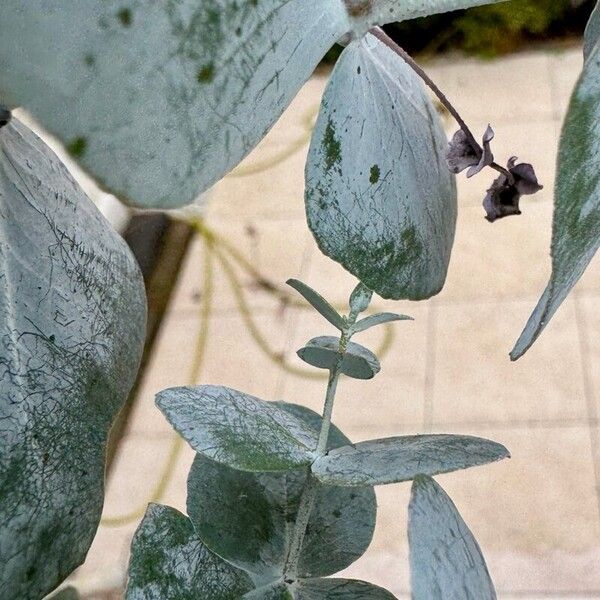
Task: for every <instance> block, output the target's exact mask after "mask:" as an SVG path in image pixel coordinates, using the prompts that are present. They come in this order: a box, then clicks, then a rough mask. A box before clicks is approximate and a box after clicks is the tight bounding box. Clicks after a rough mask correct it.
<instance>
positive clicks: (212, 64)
mask: <svg viewBox="0 0 600 600" xmlns="http://www.w3.org/2000/svg"><path fill="white" fill-rule="evenodd" d="M346 21H347V19H346V15H345V14H344V11H343V9H342V6H341V4H340V3H339V0H336V1H331V0H327V1H323V0H260V1H259V2H256V1H244V2H240V0H201V1H198V0H168V1H166V2H155V1H152V0H126V1H122V0H77V2H65V1H64V0H28V1H27V2H22V0H4V1H3V3H2V20H1V21H0V64H2V69H1V70H0V103H3V104H6V105H7V106H16V105H19V106H24V107H25V108H27V109H28V110H29V111H30V112H31V113H32V114H33V115H34V116H35V117H36V118H37V119H38V120H39V121H40V122H41V124H42V125H44V126H45V127H46V128H47V129H48V130H49V131H51V132H52V133H54V134H55V135H57V136H58V137H59V138H60V139H61V140H62V141H63V142H64V143H65V145H66V146H67V148H68V149H69V150H70V151H71V153H72V154H73V156H75V157H76V158H77V159H78V160H79V162H80V163H81V165H82V166H83V167H84V168H85V169H86V170H88V171H89V172H90V173H91V174H92V175H94V176H95V177H96V179H97V180H98V182H100V183H101V184H102V185H103V186H105V187H106V188H107V189H109V190H110V191H112V192H114V193H115V194H117V195H118V196H120V197H121V198H122V199H125V200H126V201H128V202H131V203H133V204H137V205H139V206H144V207H163V208H174V207H177V206H181V205H184V204H187V203H189V202H191V201H192V200H193V199H194V198H195V197H196V196H197V195H198V194H199V193H200V192H202V191H204V190H206V189H207V188H208V187H209V186H211V185H212V184H213V183H215V182H216V181H217V180H219V179H220V178H221V177H222V176H223V175H225V174H226V173H227V172H228V171H229V170H230V169H232V168H233V167H234V166H235V165H236V164H237V163H238V162H239V161H240V160H241V159H242V158H243V157H244V156H245V155H246V154H247V153H248V152H249V151H250V150H251V149H252V148H253V147H254V146H255V145H256V144H257V143H258V142H259V141H260V139H261V138H262V137H263V136H264V135H265V133H266V132H267V131H268V129H269V128H270V127H271V125H272V124H273V123H274V122H275V120H276V119H277V118H278V117H279V116H280V115H281V113H282V112H283V110H284V109H285V107H286V106H287V105H288V104H289V102H290V101H291V100H292V99H293V97H294V96H295V95H296V93H297V91H298V90H299V88H300V87H301V85H302V84H303V83H304V82H305V81H306V80H307V79H308V78H309V76H310V75H311V73H312V72H313V70H314V68H315V66H316V65H317V64H318V62H319V61H320V60H321V58H322V57H323V55H324V54H325V53H326V52H327V50H329V48H330V47H331V46H332V45H333V44H334V42H335V41H336V40H337V39H338V38H339V37H340V36H341V35H342V34H344V33H345V27H347V22H346Z"/></svg>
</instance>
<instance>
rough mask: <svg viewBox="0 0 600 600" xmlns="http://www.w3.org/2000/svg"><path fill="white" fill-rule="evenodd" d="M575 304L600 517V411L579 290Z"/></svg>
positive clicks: (599, 516) (574, 298)
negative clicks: (599, 410)
mask: <svg viewBox="0 0 600 600" xmlns="http://www.w3.org/2000/svg"><path fill="white" fill-rule="evenodd" d="M573 301H574V306H575V326H576V329H577V338H578V341H579V354H580V356H581V370H582V376H583V392H584V396H585V400H586V405H587V413H588V429H589V435H590V446H591V452H592V463H593V467H594V478H595V484H596V485H595V487H596V501H597V505H598V518H599V519H600V429H599V428H598V426H597V423H598V411H597V409H596V403H595V401H596V399H595V390H594V384H593V382H592V378H591V376H590V364H589V356H590V348H589V343H588V336H587V332H586V327H585V316H584V314H583V311H582V307H581V300H580V298H579V294H578V293H577V291H575V292H574V294H573Z"/></svg>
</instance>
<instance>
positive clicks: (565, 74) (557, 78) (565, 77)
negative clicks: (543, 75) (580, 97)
mask: <svg viewBox="0 0 600 600" xmlns="http://www.w3.org/2000/svg"><path fill="white" fill-rule="evenodd" d="M548 60H549V63H550V78H551V82H552V98H553V101H554V106H555V114H556V116H557V117H559V118H560V119H561V120H562V118H563V116H564V114H565V112H566V110H567V107H568V105H569V100H570V98H571V93H572V92H573V88H574V87H575V83H576V82H577V79H578V78H579V74H580V73H581V69H582V67H583V52H582V48H581V46H580V45H579V44H578V45H577V46H576V47H573V48H568V49H566V50H557V51H556V52H553V53H550V54H549V55H548Z"/></svg>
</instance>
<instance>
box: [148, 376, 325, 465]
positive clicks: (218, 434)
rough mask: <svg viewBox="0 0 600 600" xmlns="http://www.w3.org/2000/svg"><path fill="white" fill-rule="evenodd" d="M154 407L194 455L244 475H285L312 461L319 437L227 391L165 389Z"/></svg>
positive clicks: (265, 405)
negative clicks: (165, 418)
mask: <svg viewBox="0 0 600 600" xmlns="http://www.w3.org/2000/svg"><path fill="white" fill-rule="evenodd" d="M156 404H157V406H158V408H160V410H161V411H162V412H163V414H164V415H165V416H166V417H167V419H168V421H169V422H170V423H171V425H173V427H174V428H175V429H176V430H177V431H178V432H179V433H180V434H181V436H182V437H183V438H184V439H185V440H186V441H187V442H188V444H189V445H190V446H191V447H192V448H193V449H194V450H195V451H196V452H198V453H200V454H203V455H204V456H206V457H207V458H211V459H212V460H215V461H217V462H220V463H224V464H226V465H229V466H230V467H233V468H234V469H241V470H243V471H286V470H288V469H293V468H295V467H300V466H303V465H308V464H310V463H311V462H312V460H313V455H314V451H315V449H316V447H317V440H318V435H316V434H315V432H314V431H313V430H312V429H311V428H309V427H307V426H306V424H305V423H304V422H303V421H301V420H300V419H297V418H296V417H294V416H293V415H290V414H289V413H287V412H285V411H283V410H281V408H279V407H278V406H277V405H276V404H274V403H272V402H265V401H264V400H259V399H258V398H255V397H254V396H250V395H248V394H244V393H243V392H238V391H237V390H233V389H231V388H227V387H221V386H213V385H198V386H189V387H176V388H170V389H167V390H163V391H162V392H160V393H159V394H158V395H157V396H156Z"/></svg>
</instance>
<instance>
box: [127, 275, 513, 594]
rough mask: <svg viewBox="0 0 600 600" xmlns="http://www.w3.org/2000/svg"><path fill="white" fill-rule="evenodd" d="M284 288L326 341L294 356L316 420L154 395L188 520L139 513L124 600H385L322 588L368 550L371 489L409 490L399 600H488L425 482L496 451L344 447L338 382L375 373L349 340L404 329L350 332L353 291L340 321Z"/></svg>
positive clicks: (258, 406) (458, 445) (483, 446)
mask: <svg viewBox="0 0 600 600" xmlns="http://www.w3.org/2000/svg"><path fill="white" fill-rule="evenodd" d="M288 283H289V284H290V285H291V286H293V287H294V288H295V289H296V290H297V291H298V292H300V293H301V294H302V295H303V296H304V298H305V299H306V300H307V301H308V302H309V303H310V304H311V305H312V306H313V307H314V308H315V309H316V310H317V311H318V312H319V313H320V314H321V315H322V316H323V317H325V319H327V320H328V321H329V322H330V323H331V324H332V325H334V326H335V327H336V328H337V329H338V330H339V336H338V337H335V336H322V337H317V338H314V339H311V340H309V341H308V342H307V343H306V345H305V346H304V347H303V348H301V349H300V350H298V356H299V357H300V358H301V359H302V360H303V361H305V362H306V363H308V364H309V365H312V366H314V367H317V368H320V369H325V370H327V371H328V372H329V377H328V383H327V389H326V392H325V401H324V406H323V415H322V417H320V416H319V415H318V414H316V413H314V412H313V411H311V410H309V409H307V408H305V407H302V406H298V405H295V404H288V403H285V402H265V401H263V400H260V399H258V398H255V397H252V396H249V395H248V394H245V393H243V392H240V391H237V390H233V389H230V388H226V387H215V386H209V385H204V386H191V387H179V388H172V389H168V390H164V391H163V392H161V393H160V394H159V395H158V397H157V405H158V407H159V408H160V409H161V410H162V412H163V413H164V415H165V416H166V417H167V419H168V420H169V421H170V423H171V424H172V425H173V427H174V428H175V429H176V430H177V432H178V433H179V434H180V435H182V436H183V437H184V438H185V440H186V441H187V442H188V443H189V444H190V446H191V447H192V448H193V449H194V450H195V451H196V452H197V454H196V458H195V460H194V463H193V465H192V468H191V470H190V474H189V477H188V500H187V512H188V516H187V517H186V516H185V515H183V514H181V513H179V512H178V511H176V510H174V509H172V508H169V507H166V506H161V505H158V504H154V505H151V506H150V507H149V508H148V511H147V513H146V516H145V517H144V520H143V521H142V523H141V525H140V527H139V529H138V531H137V533H136V534H135V537H134V540H133V544H132V550H131V562H130V565H129V582H128V586H127V592H126V598H127V599H128V600H141V599H144V600H149V599H159V598H178V599H181V600H184V599H187V598H189V599H190V600H191V599H192V598H211V599H215V600H229V599H234V598H248V599H250V598H256V599H258V598H261V599H273V600H278V599H281V600H284V599H293V598H296V599H301V600H311V599H312V600H317V599H325V598H330V599H333V598H340V599H348V600H351V599H354V598H356V599H358V598H361V599H362V598H369V599H373V600H378V599H381V600H385V599H393V598H394V596H393V595H392V594H391V593H390V592H388V591H386V590H384V589H382V588H380V587H377V586H375V585H373V584H370V583H367V582H364V581H356V580H350V579H342V578H330V577H328V576H329V575H333V574H335V573H336V572H338V571H340V570H342V569H344V568H345V567H347V566H348V565H349V564H351V563H352V562H353V561H355V560H356V559H357V558H359V557H360V556H361V555H362V554H363V553H364V552H365V550H366V548H367V546H368V545H369V542H370V541H371V537H372V535H373V530H374V527H375V519H376V512H377V511H376V502H375V494H374V490H373V486H375V485H382V484H389V483H397V482H401V481H409V480H413V487H412V496H411V502H410V506H409V515H410V525H409V539H410V548H411V554H410V562H411V573H412V581H413V597H414V598H416V599H417V600H418V599H423V600H425V599H431V598H438V597H440V598H441V597H444V598H478V599H482V600H483V599H485V598H495V592H494V587H493V585H492V582H491V579H490V576H489V574H488V571H487V568H486V565H485V561H484V559H483V556H482V554H481V551H480V549H479V546H478V545H477V542H476V541H475V539H474V538H473V536H472V535H471V532H470V531H469V529H468V528H467V526H466V525H465V524H464V522H463V521H462V519H461V517H460V515H459V514H458V512H457V510H456V508H455V506H454V505H453V503H452V501H451V500H450V499H449V498H448V496H447V495H446V494H445V492H444V491H443V490H442V488H441V487H440V486H439V485H438V484H437V483H436V482H435V481H434V480H433V479H432V476H433V475H437V474H439V473H447V472H450V471H455V470H457V469H464V468H467V467H472V466H476V465H482V464H485V463H489V462H493V461H497V460H500V459H502V458H506V457H507V456H508V451H507V450H506V448H504V447H503V446H502V445H500V444H497V443H495V442H491V441H489V440H484V439H481V438H476V437H471V436H464V435H411V436H402V437H392V438H387V439H377V440H369V441H366V442H360V443H358V444H352V443H351V442H350V440H349V439H348V438H347V437H346V436H345V435H344V434H343V433H342V432H341V431H340V430H339V429H337V428H336V427H335V426H334V425H333V424H332V422H331V417H332V412H333V406H334V401H335V396H336V389H337V383H338V380H339V378H340V376H342V375H345V376H347V377H353V378H356V379H371V378H373V377H375V375H376V374H377V373H378V372H379V370H380V365H379V361H378V359H377V357H376V356H375V355H374V354H373V353H372V352H371V351H370V350H368V349H367V348H365V347H364V346H361V345H360V344H358V343H355V342H353V341H351V339H352V337H353V336H354V335H355V334H357V333H360V332H362V331H365V330H367V329H370V328H371V327H375V326H378V325H381V324H383V323H388V322H391V321H402V320H406V319H409V318H410V317H407V316H405V315H397V314H393V313H377V314H374V315H370V316H367V317H364V318H362V319H359V318H358V317H359V315H360V314H361V313H362V312H363V311H365V310H366V309H367V307H368V305H369V302H370V300H371V296H372V292H371V291H370V290H369V289H368V288H366V287H365V286H364V285H363V284H362V283H360V284H359V285H358V286H357V287H356V289H355V290H354V291H353V292H352V295H351V296H350V302H349V305H350V310H349V313H348V314H347V315H340V314H339V313H338V312H337V311H336V310H335V309H334V308H333V307H332V306H331V304H329V303H328V302H327V301H326V300H325V299H324V298H323V297H322V296H320V295H319V294H318V293H317V292H315V291H314V290H312V289H311V288H309V287H308V286H307V285H305V284H304V283H301V282H300V281H297V280H290V281H289V282H288ZM440 593H441V594H442V595H440Z"/></svg>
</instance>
